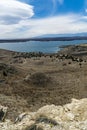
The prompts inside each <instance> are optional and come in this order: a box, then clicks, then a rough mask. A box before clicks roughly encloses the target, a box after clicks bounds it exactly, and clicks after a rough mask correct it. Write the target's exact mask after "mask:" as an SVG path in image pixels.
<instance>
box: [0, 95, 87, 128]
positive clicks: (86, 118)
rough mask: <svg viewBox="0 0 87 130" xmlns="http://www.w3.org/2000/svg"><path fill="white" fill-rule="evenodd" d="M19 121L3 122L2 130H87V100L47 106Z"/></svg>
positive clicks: (74, 100) (25, 114)
mask: <svg viewBox="0 0 87 130" xmlns="http://www.w3.org/2000/svg"><path fill="white" fill-rule="evenodd" d="M20 118H21V119H20ZM17 119H18V120H16V122H11V121H10V120H8V119H5V121H4V122H2V121H1V122H0V130H87V99H86V98H85V99H81V100H76V99H72V102H71V103H70V104H66V105H64V106H55V105H46V106H44V107H42V108H40V109H39V110H38V111H37V112H26V113H23V114H21V115H19V116H18V117H17Z"/></svg>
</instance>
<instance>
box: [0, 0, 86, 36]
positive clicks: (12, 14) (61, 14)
mask: <svg viewBox="0 0 87 130" xmlns="http://www.w3.org/2000/svg"><path fill="white" fill-rule="evenodd" d="M0 30H1V31H0V37H1V38H30V37H39V36H40V37H41V36H43V35H45V36H46V35H52V34H53V36H55V35H61V34H62V35H66V34H78V33H87V0H2V1H0Z"/></svg>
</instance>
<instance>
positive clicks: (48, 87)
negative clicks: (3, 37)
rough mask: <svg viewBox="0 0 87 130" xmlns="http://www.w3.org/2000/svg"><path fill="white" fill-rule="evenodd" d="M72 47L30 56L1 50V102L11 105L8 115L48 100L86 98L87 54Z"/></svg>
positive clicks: (56, 102) (62, 102) (54, 101)
mask: <svg viewBox="0 0 87 130" xmlns="http://www.w3.org/2000/svg"><path fill="white" fill-rule="evenodd" d="M70 49H71V47H70V48H68V50H69V53H68V54H67V52H68V51H67V49H66V48H65V49H64V51H61V52H62V53H61V52H59V53H58V54H53V55H50V54H44V55H41V56H37V55H34V56H31V57H28V56H26V57H24V55H23V53H22V55H23V56H22V55H21V53H20V56H19V53H17V52H12V51H7V50H2V49H1V50H0V104H1V105H4V106H8V108H9V111H8V118H11V119H12V120H14V119H15V118H16V116H17V115H18V114H19V113H21V112H24V111H36V110H37V109H38V108H40V107H42V106H44V105H47V104H55V105H64V104H66V103H69V102H71V99H72V98H76V99H81V98H87V54H86V53H85V54H84V55H83V53H80V51H79V53H80V54H82V55H79V54H76V52H75V49H74V51H70ZM71 50H72V49H71ZM76 51H77V50H76ZM83 51H84V50H83V49H82V50H81V52H83ZM85 51H86V50H85ZM71 52H72V53H74V52H75V54H76V56H75V55H72V54H71ZM77 52H78V51H77ZM65 53H66V55H68V58H67V56H66V55H65ZM24 54H25V53H24ZM25 55H26V54H25ZM27 55H28V54H27ZM71 55H72V56H71ZM73 57H74V58H73ZM73 59H74V60H73ZM75 59H76V60H75ZM78 59H80V60H78Z"/></svg>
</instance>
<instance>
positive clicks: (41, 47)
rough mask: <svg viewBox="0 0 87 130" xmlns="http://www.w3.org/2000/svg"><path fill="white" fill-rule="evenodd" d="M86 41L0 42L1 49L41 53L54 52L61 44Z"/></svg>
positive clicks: (85, 41)
mask: <svg viewBox="0 0 87 130" xmlns="http://www.w3.org/2000/svg"><path fill="white" fill-rule="evenodd" d="M82 43H87V40H74V41H49V42H48V41H45V42H41V41H27V42H15V43H0V48H1V49H7V50H12V51H17V52H43V53H56V52H58V51H59V50H60V48H59V46H61V45H75V44H82Z"/></svg>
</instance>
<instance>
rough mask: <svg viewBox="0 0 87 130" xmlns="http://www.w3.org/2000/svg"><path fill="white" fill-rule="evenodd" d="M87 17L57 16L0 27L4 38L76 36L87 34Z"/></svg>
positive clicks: (0, 34)
mask: <svg viewBox="0 0 87 130" xmlns="http://www.w3.org/2000/svg"><path fill="white" fill-rule="evenodd" d="M84 20H86V18H85V17H83V16H79V15H72V14H70V15H65V16H56V17H51V18H45V19H33V20H32V19H29V20H21V21H20V22H19V23H18V24H14V25H8V26H7V25H3V26H0V29H1V30H2V31H1V32H3V33H0V36H1V37H2V38H29V37H35V36H40V35H46V34H74V33H82V32H87V23H86V22H85V21H84Z"/></svg>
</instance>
